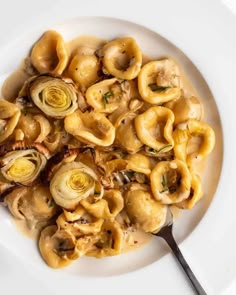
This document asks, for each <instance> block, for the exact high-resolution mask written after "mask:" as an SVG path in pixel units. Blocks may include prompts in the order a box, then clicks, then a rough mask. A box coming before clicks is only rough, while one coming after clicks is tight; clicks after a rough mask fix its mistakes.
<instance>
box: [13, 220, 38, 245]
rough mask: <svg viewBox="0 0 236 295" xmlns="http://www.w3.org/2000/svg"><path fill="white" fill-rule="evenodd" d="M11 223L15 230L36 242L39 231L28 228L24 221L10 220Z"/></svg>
mask: <svg viewBox="0 0 236 295" xmlns="http://www.w3.org/2000/svg"><path fill="white" fill-rule="evenodd" d="M12 222H13V223H14V224H15V226H16V228H17V229H18V230H19V231H20V232H21V233H22V235H24V236H26V237H27V238H29V239H32V240H36V239H37V238H38V235H39V230H38V229H36V228H29V226H28V224H27V222H26V221H25V220H20V219H17V218H14V217H13V218H12Z"/></svg>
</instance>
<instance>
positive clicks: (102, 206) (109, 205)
mask: <svg viewBox="0 0 236 295" xmlns="http://www.w3.org/2000/svg"><path fill="white" fill-rule="evenodd" d="M80 204H81V205H82V206H83V207H84V208H85V209H86V211H87V212H89V213H90V214H91V215H93V216H95V217H97V218H114V217H116V216H117V214H118V213H120V211H121V210H122V209H123V207H124V200H123V197H122V195H121V193H120V191H118V190H114V189H112V190H107V191H105V193H104V196H103V198H102V199H100V200H98V201H96V199H95V198H93V196H91V197H88V198H86V199H84V200H82V201H81V202H80Z"/></svg>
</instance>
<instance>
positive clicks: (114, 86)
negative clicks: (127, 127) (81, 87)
mask: <svg viewBox="0 0 236 295" xmlns="http://www.w3.org/2000/svg"><path fill="white" fill-rule="evenodd" d="M122 98H123V90H122V86H121V83H120V82H119V80H118V79H116V78H112V79H107V80H103V81H101V82H99V83H96V84H94V85H92V86H91V87H89V88H88V89H87V91H86V99H87V102H88V104H89V105H91V106H92V107H93V108H94V110H96V111H100V112H104V113H112V112H114V111H115V110H116V109H117V108H118V107H119V106H120V102H121V100H122Z"/></svg>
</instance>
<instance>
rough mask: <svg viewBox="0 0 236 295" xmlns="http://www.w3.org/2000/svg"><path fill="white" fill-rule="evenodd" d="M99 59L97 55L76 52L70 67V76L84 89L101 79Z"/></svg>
mask: <svg viewBox="0 0 236 295" xmlns="http://www.w3.org/2000/svg"><path fill="white" fill-rule="evenodd" d="M99 69H100V64H99V60H98V58H97V57H96V56H95V55H80V54H76V55H75V56H74V57H73V59H72V61H71V63H70V65H69V68H68V75H69V77H70V78H71V79H72V80H73V81H75V83H76V84H78V85H79V86H80V88H82V89H84V88H87V87H89V86H90V85H92V84H94V83H95V82H96V81H97V80H99V77H98V72H99Z"/></svg>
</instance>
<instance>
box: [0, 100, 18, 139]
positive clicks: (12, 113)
mask: <svg viewBox="0 0 236 295" xmlns="http://www.w3.org/2000/svg"><path fill="white" fill-rule="evenodd" d="M19 118H20V110H19V109H18V107H17V106H16V105H15V104H13V103H10V102H8V101H6V100H4V99H0V143H1V142H3V141H5V140H6V139H7V138H8V137H9V136H10V135H11V134H12V133H13V131H14V129H15V127H16V125H17V123H18V121H19Z"/></svg>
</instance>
